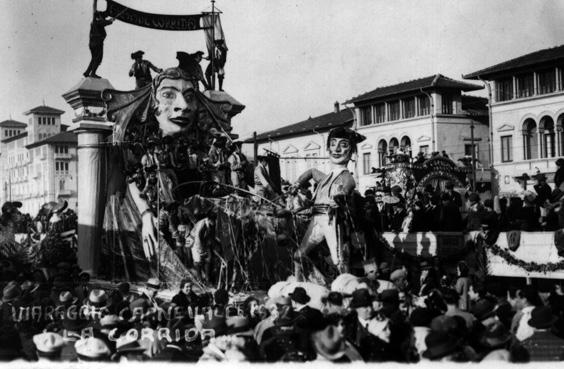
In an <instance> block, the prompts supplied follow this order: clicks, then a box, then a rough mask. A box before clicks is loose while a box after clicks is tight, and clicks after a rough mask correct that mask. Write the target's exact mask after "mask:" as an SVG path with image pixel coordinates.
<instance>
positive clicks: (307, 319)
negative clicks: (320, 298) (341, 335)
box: [294, 305, 325, 332]
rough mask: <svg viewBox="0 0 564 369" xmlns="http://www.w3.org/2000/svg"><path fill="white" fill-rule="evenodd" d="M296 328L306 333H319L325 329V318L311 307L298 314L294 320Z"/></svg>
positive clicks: (306, 307)
mask: <svg viewBox="0 0 564 369" xmlns="http://www.w3.org/2000/svg"><path fill="white" fill-rule="evenodd" d="M294 328H296V329H297V330H305V331H310V332H312V331H318V330H321V329H323V328H325V318H324V317H323V314H322V313H321V311H319V310H317V309H314V308H312V307H309V306H307V305H306V306H304V308H303V309H302V310H300V311H298V312H297V315H296V318H295V319H294Z"/></svg>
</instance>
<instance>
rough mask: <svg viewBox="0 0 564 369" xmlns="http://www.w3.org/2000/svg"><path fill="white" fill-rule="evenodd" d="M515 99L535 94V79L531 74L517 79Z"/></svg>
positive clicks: (522, 75)
mask: <svg viewBox="0 0 564 369" xmlns="http://www.w3.org/2000/svg"><path fill="white" fill-rule="evenodd" d="M516 78H517V97H529V96H533V94H534V93H535V79H534V75H533V73H525V74H521V75H518V76H517V77H516Z"/></svg>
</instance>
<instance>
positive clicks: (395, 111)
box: [388, 100, 400, 120]
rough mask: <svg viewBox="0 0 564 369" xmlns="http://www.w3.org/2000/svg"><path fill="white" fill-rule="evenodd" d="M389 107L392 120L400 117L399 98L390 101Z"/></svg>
mask: <svg viewBox="0 0 564 369" xmlns="http://www.w3.org/2000/svg"><path fill="white" fill-rule="evenodd" d="M388 109H389V110H390V120H398V119H400V102H399V100H396V101H391V102H389V103H388Z"/></svg>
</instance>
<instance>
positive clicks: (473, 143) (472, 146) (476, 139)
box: [464, 120, 482, 192]
mask: <svg viewBox="0 0 564 369" xmlns="http://www.w3.org/2000/svg"><path fill="white" fill-rule="evenodd" d="M464 141H466V142H468V141H470V145H471V148H472V149H471V150H472V192H475V191H476V143H475V142H479V141H482V139H481V138H475V137H474V120H472V123H471V125H470V139H468V138H465V139H464Z"/></svg>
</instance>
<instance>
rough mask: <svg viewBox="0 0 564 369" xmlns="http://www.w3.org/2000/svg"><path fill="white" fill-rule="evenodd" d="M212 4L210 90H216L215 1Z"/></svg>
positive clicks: (212, 0)
mask: <svg viewBox="0 0 564 369" xmlns="http://www.w3.org/2000/svg"><path fill="white" fill-rule="evenodd" d="M211 3H212V32H211V34H212V37H211V38H212V40H211V41H212V45H211V46H212V47H211V55H210V64H211V81H210V84H211V86H210V88H211V89H212V90H215V68H214V67H215V65H214V64H215V0H211Z"/></svg>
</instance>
